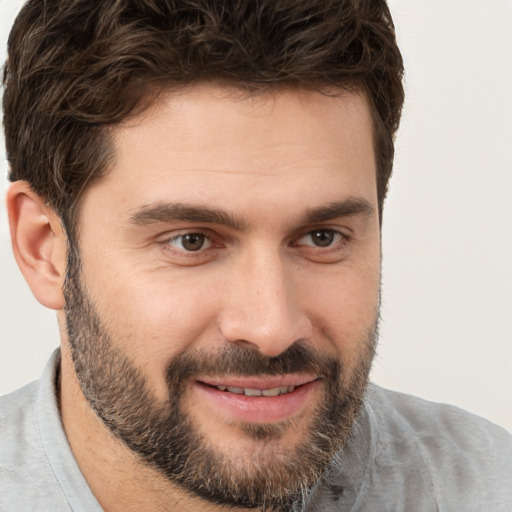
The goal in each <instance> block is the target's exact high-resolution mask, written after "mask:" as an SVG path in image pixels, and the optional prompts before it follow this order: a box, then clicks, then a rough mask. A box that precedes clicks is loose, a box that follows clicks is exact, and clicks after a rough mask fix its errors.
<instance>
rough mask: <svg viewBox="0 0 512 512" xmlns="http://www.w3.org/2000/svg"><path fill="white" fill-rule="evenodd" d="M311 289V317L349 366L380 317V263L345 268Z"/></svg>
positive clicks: (317, 328) (333, 348)
mask: <svg viewBox="0 0 512 512" xmlns="http://www.w3.org/2000/svg"><path fill="white" fill-rule="evenodd" d="M310 288H311V289H313V290H314V291H311V289H310V290H309V293H308V297H309V301H310V302H309V304H310V306H309V307H310V316H311V317H312V320H313V323H314V325H315V327H316V330H317V331H320V333H319V335H320V336H322V335H323V336H325V337H326V338H327V340H328V342H329V343H330V345H331V347H332V350H333V351H334V352H335V353H336V354H337V355H338V356H339V357H340V358H341V360H342V361H343V362H344V363H345V364H346V365H353V364H354V362H355V360H356V359H357V358H358V357H359V354H360V347H361V344H362V343H363V342H364V341H366V340H367V339H368V335H369V334H370V333H371V332H372V331H373V329H374V327H375V322H376V320H377V318H378V312H379V303H380V270H379V265H378V264H377V265H371V266H366V267H360V268H358V269H354V268H351V267H343V268H341V269H340V270H339V271H337V272H336V273H333V274H331V275H330V276H329V278H328V279H323V285H322V286H317V287H315V288H313V287H310Z"/></svg>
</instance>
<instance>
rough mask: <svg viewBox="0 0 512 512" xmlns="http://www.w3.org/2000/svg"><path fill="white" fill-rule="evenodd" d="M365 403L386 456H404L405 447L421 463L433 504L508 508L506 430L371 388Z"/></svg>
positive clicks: (510, 449) (511, 451) (511, 453)
mask: <svg viewBox="0 0 512 512" xmlns="http://www.w3.org/2000/svg"><path fill="white" fill-rule="evenodd" d="M368 404H369V408H370V409H371V410H372V411H373V413H374V415H375V417H376V420H377V422H378V424H379V428H382V431H383V433H384V435H385V436H386V442H387V443H388V444H389V445H390V450H391V451H389V452H388V453H392V454H393V456H394V457H404V456H406V454H405V453H404V452H403V450H402V449H403V446H404V443H405V444H406V445H407V446H408V447H409V451H414V452H415V454H416V456H417V462H416V465H418V464H420V463H421V465H422V466H423V468H424V473H425V474H426V475H428V479H429V481H430V485H431V487H432V490H433V493H434V494H435V495H436V496H437V497H438V498H437V501H438V502H439V503H441V504H445V505H446V507H447V509H448V510H455V509H457V506H460V503H461V499H462V498H463V499H464V500H467V501H468V503H469V504H470V505H469V506H470V508H469V509H467V510H483V509H485V510H490V511H493V512H494V511H501V510H503V511H504V512H505V511H507V512H508V511H509V510H512V436H511V435H510V434H509V433H508V432H507V431H506V430H504V429H503V428H501V427H499V426H497V425H495V424H493V423H491V422H490V421H487V420H485V419H483V418H481V417H478V416H476V415H474V414H471V413H469V412H467V411H464V410H462V409H460V408H458V407H454V406H452V405H446V404H440V403H434V402H429V401H427V400H423V399H420V398H417V397H414V396H411V395H407V394H404V393H397V392H394V391H389V390H385V389H383V388H380V387H378V386H375V385H372V386H371V387H370V389H369V391H368ZM419 461H421V462H419ZM457 504H458V505H457ZM482 506H484V508H483V509H482V508H480V509H479V508H478V507H482ZM452 507H454V508H452ZM472 507H473V508H472Z"/></svg>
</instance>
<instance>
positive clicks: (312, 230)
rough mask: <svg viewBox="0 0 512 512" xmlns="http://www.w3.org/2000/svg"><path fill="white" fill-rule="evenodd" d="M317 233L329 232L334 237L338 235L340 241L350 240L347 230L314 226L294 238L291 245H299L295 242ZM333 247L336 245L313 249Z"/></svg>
mask: <svg viewBox="0 0 512 512" xmlns="http://www.w3.org/2000/svg"><path fill="white" fill-rule="evenodd" d="M318 231H329V232H332V233H334V234H335V235H339V236H340V237H341V241H348V240H350V238H351V235H350V234H349V233H347V231H348V230H345V229H341V228H339V227H332V226H316V227H308V228H306V229H304V230H302V231H301V232H300V233H299V235H298V236H296V237H294V239H293V240H292V245H299V244H297V242H298V241H299V240H300V239H301V238H304V237H306V236H308V235H311V234H313V233H315V232H318ZM308 245H309V244H308ZM334 245H336V243H334V244H333V245H330V246H327V247H320V246H317V247H315V248H317V249H324V250H325V249H329V248H330V247H333V246H334ZM311 247H314V246H311Z"/></svg>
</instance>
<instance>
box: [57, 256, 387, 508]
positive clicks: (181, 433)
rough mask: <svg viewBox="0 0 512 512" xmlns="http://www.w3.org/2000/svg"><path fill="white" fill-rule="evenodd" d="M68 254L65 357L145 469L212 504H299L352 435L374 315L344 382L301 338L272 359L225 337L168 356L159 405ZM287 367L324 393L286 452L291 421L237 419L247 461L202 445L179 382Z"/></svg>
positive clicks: (331, 362)
mask: <svg viewBox="0 0 512 512" xmlns="http://www.w3.org/2000/svg"><path fill="white" fill-rule="evenodd" d="M72 251H73V249H72ZM70 254H71V256H70V257H69V261H68V274H67V277H66V282H65V286H64V294H65V299H66V306H65V315H66V327H67V335H68V341H69V345H70V349H71V355H72V359H73V363H74V367H75V371H76V375H77V378H78V382H79V384H80V386H81V389H82V392H83V394H84V396H85V397H86V399H87V401H88V403H89V405H90V407H91V408H92V409H93V411H94V412H95V413H96V415H97V416H98V417H99V418H100V419H101V421H102V422H103V423H104V424H105V425H106V426H107V427H108V429H109V430H110V432H111V433H112V434H113V435H115V436H116V437H117V438H118V439H119V440H121V441H122V442H123V443H124V444H125V445H126V446H127V447H128V448H130V449H131V450H132V451H133V452H134V453H135V454H136V455H137V456H138V458H139V459H140V460H141V461H142V462H143V463H144V464H145V465H147V466H150V467H152V468H154V469H156V470H157V471H158V472H159V473H160V474H161V475H164V476H165V477H166V478H167V479H168V480H169V481H170V482H172V483H174V484H176V485H178V486H179V487H181V488H182V489H183V490H185V491H186V492H189V493H191V494H192V495H195V496H197V497H200V498H202V499H204V500H207V501H209V502H210V503H213V504H218V505H224V506H232V507H240V508H248V509H249V508H254V509H260V510H266V511H270V510H272V511H276V512H281V511H282V512H284V511H292V510H300V509H301V508H302V505H303V504H304V503H305V502H307V500H308V497H309V495H310V494H311V492H312V491H313V489H314V487H315V485H316V484H317V483H318V482H319V480H320V479H321V477H322V475H323V474H324V472H325V471H326V469H327V468H328V466H329V464H330V462H331V461H332V459H333V458H334V455H335V454H336V453H337V452H338V451H339V450H340V449H341V448H342V447H343V445H344V444H345V442H346V440H347V439H348V437H349V435H350V432H351V427H352V425H353V424H354V421H355V419H356V416H357V413H358V411H359V409H360V407H361V404H362V400H363V397H364V393H365V390H366V386H367V383H368V375H369V372H370V367H371V362H372V359H373V355H374V351H375V345H376V339H377V320H375V323H374V325H372V326H371V328H370V329H368V333H367V335H366V337H365V338H364V339H362V340H361V342H360V344H359V356H358V361H357V364H356V365H355V367H354V368H352V369H351V377H350V379H349V382H348V384H345V385H343V384H342V382H344V381H346V380H347V379H345V378H344V375H345V368H344V367H343V365H342V363H341V362H340V361H338V360H336V359H335V358H333V357H332V356H329V355H326V354H323V353H320V352H318V351H317V350H314V349H312V348H311V347H310V345H308V343H307V342H306V341H299V342H297V343H295V344H294V345H292V346H291V347H289V348H288V350H286V352H283V353H282V354H280V355H278V356H277V357H267V356H264V355H262V354H261V353H259V352H257V351H253V350H249V349H245V348H240V347H238V346H237V345H234V344H231V343H226V345H225V347H224V348H223V349H221V350H219V351H218V352H216V353H212V352H208V353H206V352H198V351H192V350H189V351H185V352H183V353H181V354H180V355H178V356H176V357H175V358H174V359H173V360H172V362H171V363H170V364H169V366H168V368H167V370H166V382H167V387H168V398H167V400H166V401H165V402H162V401H160V400H157V398H156V397H155V396H154V395H153V393H152V392H151V390H150V388H149V387H148V385H147V383H146V380H145V378H144V376H143V374H142V373H141V372H140V371H139V370H138V368H137V367H136V366H135V365H134V364H133V363H132V361H131V360H130V359H129V357H128V356H127V355H126V354H125V353H123V352H122V351H121V350H120V349H119V348H118V347H121V346H122V343H114V342H113V337H112V336H111V335H110V333H109V332H107V330H106V329H105V327H104V326H103V324H102V321H101V319H100V316H99V314H98V313H97V312H96V310H95V308H94V305H93V303H92V301H91V300H90V299H89V297H88V295H87V293H86V288H85V286H84V285H83V284H82V282H81V278H80V265H79V258H78V256H77V254H76V253H75V252H70ZM377 317H378V315H376V318H377ZM286 373H308V374H310V373H313V374H317V375H318V376H319V378H320V379H321V380H322V381H323V382H322V385H323V394H324V396H323V398H322V400H320V401H319V402H318V403H317V404H316V409H315V411H314V415H313V416H312V418H311V421H310V424H309V427H308V429H307V433H306V434H304V435H303V439H302V441H300V442H299V443H298V444H297V445H296V446H295V447H294V448H292V449H290V447H288V446H286V447H283V446H282V443H280V439H281V438H282V437H285V436H286V433H287V430H288V429H289V428H290V427H291V425H289V424H288V423H286V422H283V423H279V424H263V425H262V424H244V423H240V424H239V425H237V426H238V428H239V431H240V432H241V434H242V435H244V436H245V437H246V438H247V440H252V445H253V446H254V449H253V451H252V457H247V456H246V457H244V459H243V460H240V459H236V458H232V457H230V456H229V455H228V454H226V453H222V452H221V451H220V450H219V449H216V447H215V446H213V445H212V443H210V442H208V441H207V440H206V438H205V436H204V435H203V434H202V432H201V431H200V429H199V428H198V427H196V426H195V425H194V423H193V421H192V419H191V417H190V416H189V415H188V414H187V413H186V411H185V410H184V406H183V402H184V395H185V393H186V391H187V389H186V386H187V382H190V379H193V377H194V376H200V375H208V374H210V375H230V374H231V375H235V374H236V375H239V376H240V375H243V376H262V375H280V374H286Z"/></svg>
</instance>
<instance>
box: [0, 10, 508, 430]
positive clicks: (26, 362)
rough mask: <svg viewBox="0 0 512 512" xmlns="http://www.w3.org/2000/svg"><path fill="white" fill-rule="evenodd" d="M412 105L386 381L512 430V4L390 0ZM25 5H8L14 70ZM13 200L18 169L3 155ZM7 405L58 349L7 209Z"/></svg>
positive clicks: (396, 192) (386, 285)
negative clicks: (22, 264) (13, 243)
mask: <svg viewBox="0 0 512 512" xmlns="http://www.w3.org/2000/svg"><path fill="white" fill-rule="evenodd" d="M389 3H390V8H391V11H392V13H393V17H394V20H395V24H396V27H397V34H398V40H399V44H400V46H401V49H402V52H403V55H404V58H405V64H406V70H407V72H406V93H407V99H406V105H405V110H404V115H403V120H402V125H401V128H400V132H399V136H398V139H397V154H396V162H395V170H394V176H393V178H392V181H391V190H390V194H389V197H388V200H387V203H386V207H385V214H384V226H383V251H384V262H383V308H382V318H383V320H382V324H381V340H380V345H379V350H378V356H377V358H376V361H375V364H374V369H373V375H372V377H373V380H374V381H375V382H376V383H378V384H381V385H383V386H387V387H390V388H392V389H396V390H401V391H405V392H409V393H413V394H417V395H420V396H422V397H425V398H427V399H430V400H435V401H442V402H447V403H453V404H456V405H458V406H460V407H462V408H465V409H467V410H470V411H472V412H475V413H477V414H480V415H482V416H485V417H487V418H489V419H490V420H492V421H494V422H496V423H498V424H501V425H503V426H504V427H505V428H507V429H508V430H510V431H512V263H511V262H512V30H510V27H511V26H512V2H511V1H510V0H428V1H425V0H390V2H389ZM20 6H21V1H20V0H0V57H1V58H2V61H3V60H4V57H5V46H6V40H7V34H8V31H9V27H10V25H11V23H12V21H13V19H14V16H15V14H16V13H17V11H18V9H19V7H20ZM0 175H1V176H2V178H1V179H0V193H1V194H2V195H5V190H6V189H7V179H6V175H7V163H6V160H5V152H4V148H3V145H2V146H1V147H0ZM0 265H1V267H0V268H1V281H0V283H1V285H0V394H3V393H6V392H8V391H11V390H13V389H15V388H17V387H19V386H21V385H23V384H24V383H26V382H28V381H30V380H33V379H35V378H38V377H39V375H40V373H41V370H42V368H43V366H44V364H45V362H46V360H47V358H48V356H49V354H50V352H51V351H52V350H53V348H54V347H56V346H57V345H58V339H59V338H58V331H57V324H56V319H55V314H54V312H52V311H48V310H45V308H43V307H42V306H40V305H39V304H38V303H37V302H36V301H35V299H33V297H32V295H31V293H30V291H29V289H28V286H27V285H26V284H25V282H24V280H23V278H22V276H21V274H20V272H19V271H18V269H17V266H16V264H15V262H14V259H13V257H12V255H11V251H10V242H9V235H8V227H7V220H6V213H5V206H4V203H3V202H2V204H1V207H0Z"/></svg>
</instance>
